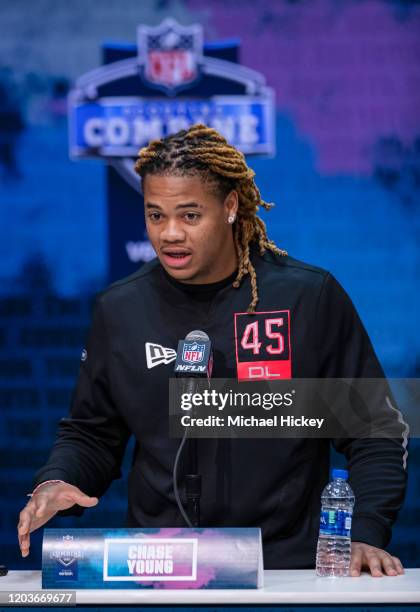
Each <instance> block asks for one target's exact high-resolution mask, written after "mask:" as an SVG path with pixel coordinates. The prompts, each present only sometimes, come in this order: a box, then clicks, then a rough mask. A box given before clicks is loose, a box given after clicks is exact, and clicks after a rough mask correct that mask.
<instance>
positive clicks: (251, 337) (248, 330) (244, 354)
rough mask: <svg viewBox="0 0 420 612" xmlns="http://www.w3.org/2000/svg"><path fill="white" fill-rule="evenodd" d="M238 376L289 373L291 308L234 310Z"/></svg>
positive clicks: (269, 376) (262, 377)
mask: <svg viewBox="0 0 420 612" xmlns="http://www.w3.org/2000/svg"><path fill="white" fill-rule="evenodd" d="M234 324H235V344H236V347H235V349H236V370H237V377H238V380H239V381H241V380H248V381H249V380H280V379H285V378H286V379H287V378H291V377H292V355H291V345H290V310H273V311H269V312H255V313H254V314H252V315H250V314H248V313H247V312H235V320H234Z"/></svg>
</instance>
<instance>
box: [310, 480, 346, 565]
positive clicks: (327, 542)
mask: <svg viewBox="0 0 420 612" xmlns="http://www.w3.org/2000/svg"><path fill="white" fill-rule="evenodd" d="M347 478H348V472H347V470H337V469H335V470H333V471H332V481H331V482H330V483H328V484H327V486H326V487H325V489H324V490H323V491H322V494H321V520H320V526H319V538H318V547H317V551H316V573H317V574H318V576H348V575H349V569H350V557H351V537H350V534H351V519H352V515H353V506H354V493H353V491H352V490H351V488H350V485H349V484H348V482H347Z"/></svg>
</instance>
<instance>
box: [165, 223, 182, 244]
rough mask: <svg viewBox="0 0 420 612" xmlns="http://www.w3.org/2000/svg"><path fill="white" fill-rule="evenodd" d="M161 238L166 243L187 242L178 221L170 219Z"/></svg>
mask: <svg viewBox="0 0 420 612" xmlns="http://www.w3.org/2000/svg"><path fill="white" fill-rule="evenodd" d="M160 238H161V240H163V241H164V242H183V241H184V240H185V232H184V230H183V228H182V227H181V225H180V223H179V222H178V221H177V220H176V219H168V221H167V222H166V223H165V227H164V228H163V230H162V232H161V234H160Z"/></svg>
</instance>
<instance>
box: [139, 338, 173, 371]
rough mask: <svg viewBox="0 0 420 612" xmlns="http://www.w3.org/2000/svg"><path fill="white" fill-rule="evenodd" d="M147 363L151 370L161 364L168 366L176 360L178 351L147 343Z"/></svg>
mask: <svg viewBox="0 0 420 612" xmlns="http://www.w3.org/2000/svg"><path fill="white" fill-rule="evenodd" d="M145 348H146V363H147V367H148V369H149V370H150V369H151V368H154V367H155V366H158V365H161V364H168V363H171V361H175V359H176V351H174V349H171V348H167V347H165V346H162V345H161V344H154V343H153V342H146V344H145Z"/></svg>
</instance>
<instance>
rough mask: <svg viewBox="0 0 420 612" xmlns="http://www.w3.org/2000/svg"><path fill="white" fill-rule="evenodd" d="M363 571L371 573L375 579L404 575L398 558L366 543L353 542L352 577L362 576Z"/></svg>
mask: <svg viewBox="0 0 420 612" xmlns="http://www.w3.org/2000/svg"><path fill="white" fill-rule="evenodd" d="M363 569H367V570H368V571H370V573H371V574H372V576H374V577H375V578H380V577H381V576H384V575H385V576H398V575H399V574H404V568H403V566H402V563H401V561H400V560H399V559H398V557H393V556H392V555H390V554H389V553H387V552H386V551H385V550H382V549H381V548H376V547H375V546H370V545H369V544H365V543H364V542H352V543H351V561H350V576H360V572H361V571H362V570H363Z"/></svg>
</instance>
